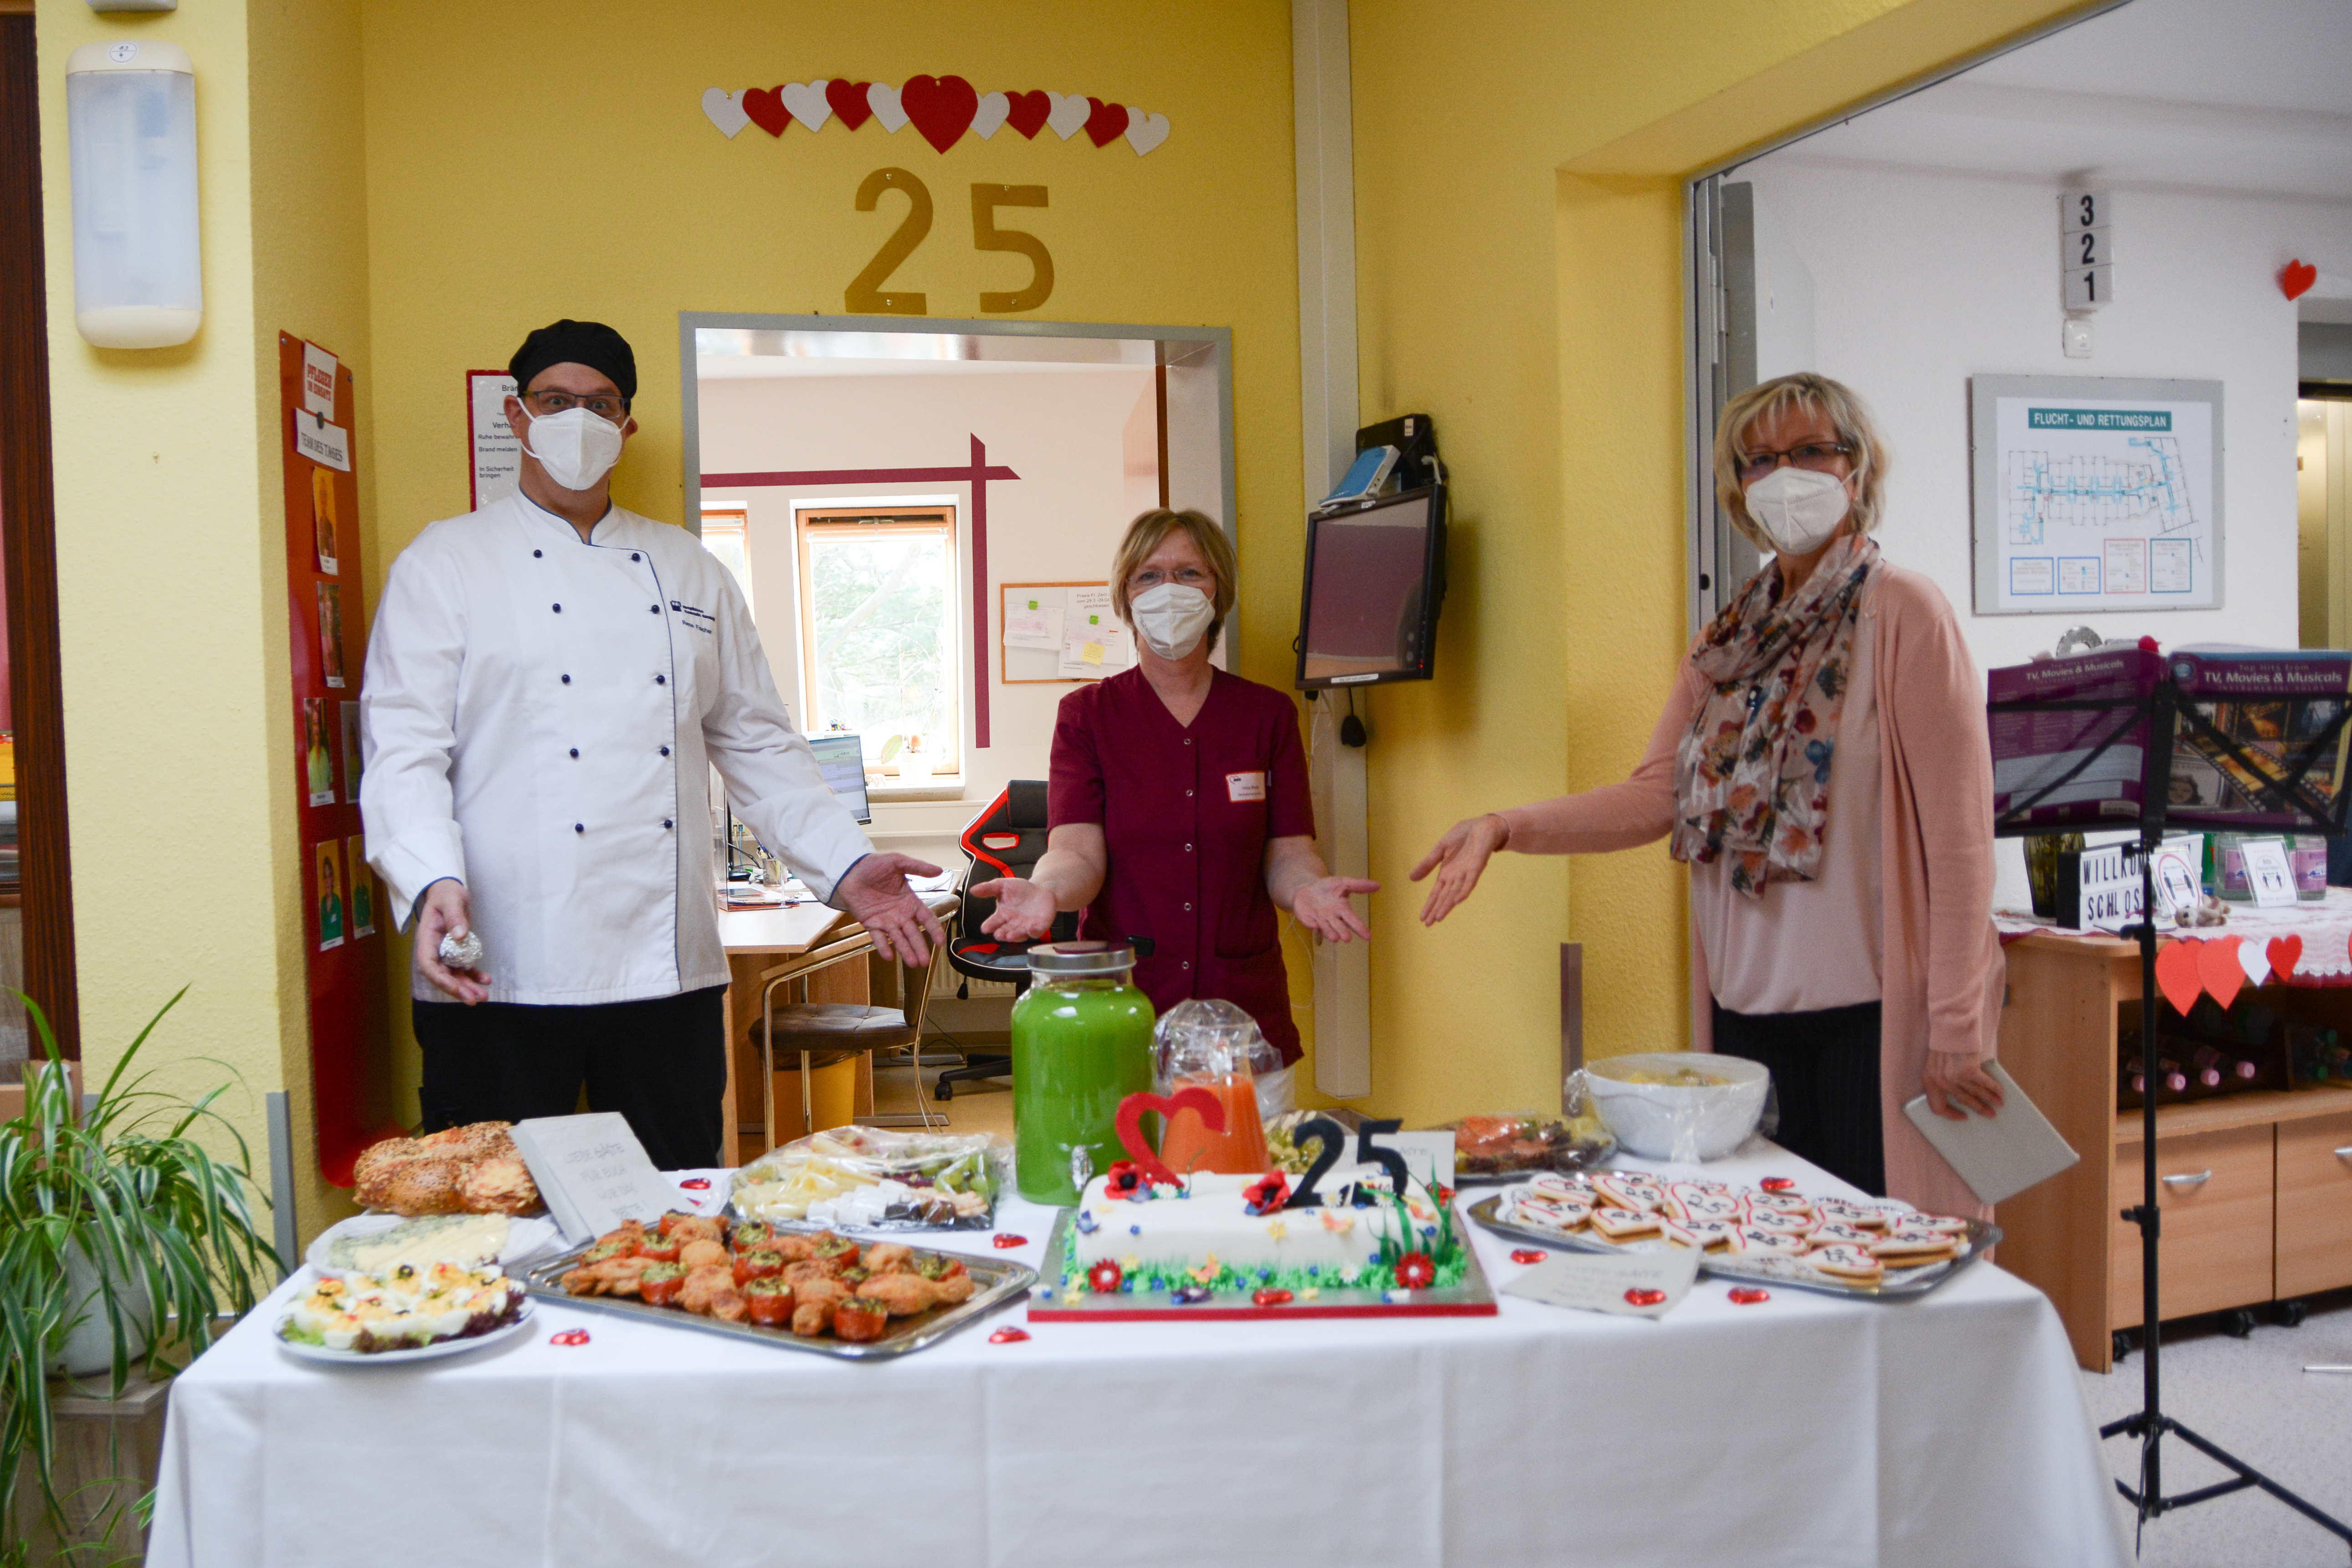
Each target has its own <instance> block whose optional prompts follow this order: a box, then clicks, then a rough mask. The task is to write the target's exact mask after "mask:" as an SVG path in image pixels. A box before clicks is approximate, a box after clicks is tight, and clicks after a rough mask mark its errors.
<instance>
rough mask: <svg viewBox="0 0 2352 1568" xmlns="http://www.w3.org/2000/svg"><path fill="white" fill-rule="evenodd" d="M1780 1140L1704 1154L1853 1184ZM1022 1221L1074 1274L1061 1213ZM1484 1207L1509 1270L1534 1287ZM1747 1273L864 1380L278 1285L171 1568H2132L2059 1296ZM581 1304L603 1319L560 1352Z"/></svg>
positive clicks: (168, 1487)
mask: <svg viewBox="0 0 2352 1568" xmlns="http://www.w3.org/2000/svg"><path fill="white" fill-rule="evenodd" d="M1750 1149H1751V1151H1754V1152H1751V1153H1746V1154H1743V1155H1741V1156H1735V1157H1734V1158H1733V1159H1731V1160H1727V1161H1718V1162H1716V1163H1714V1164H1713V1165H1711V1166H1710V1167H1709V1173H1710V1174H1715V1175H1719V1176H1721V1177H1723V1178H1724V1179H1726V1180H1745V1181H1753V1180H1754V1179H1756V1178H1757V1177H1759V1176H1760V1175H1765V1174H1771V1173H1780V1174H1787V1175H1793V1176H1797V1177H1799V1178H1800V1180H1801V1183H1802V1184H1803V1186H1804V1188H1805V1190H1807V1191H1811V1192H1815V1193H1830V1192H1841V1191H1845V1190H1847V1189H1844V1188H1843V1186H1842V1185H1841V1184H1839V1183H1837V1182H1836V1181H1835V1180H1834V1179H1833V1178H1831V1177H1829V1176H1827V1175H1826V1174H1823V1173H1819V1172H1816V1171H1813V1170H1811V1169H1810V1168H1809V1167H1807V1166H1805V1165H1804V1164H1803V1163H1802V1162H1801V1161H1798V1160H1796V1159H1794V1158H1793V1157H1792V1156H1790V1155H1787V1154H1785V1153H1780V1152H1777V1151H1773V1150H1771V1149H1770V1148H1769V1146H1765V1145H1754V1144H1751V1145H1750ZM1632 1163H1643V1162H1632ZM1476 1194H1477V1189H1475V1188H1474V1189H1471V1190H1470V1192H1469V1193H1468V1194H1465V1201H1466V1198H1467V1197H1475V1195H1476ZM1002 1217H1003V1219H1004V1221H1005V1222H1006V1227H1007V1228H1008V1229H1012V1230H1016V1231H1019V1232H1021V1233H1023V1234H1024V1235H1026V1236H1027V1237H1030V1244H1029V1245H1028V1246H1027V1247H1023V1248H1020V1249H1018V1250H1017V1251H1015V1252H1013V1254H1012V1256H1014V1257H1017V1258H1021V1259H1022V1260H1023V1261H1024V1262H1027V1263H1030V1264H1032V1265H1038V1264H1041V1263H1042V1258H1041V1257H1040V1254H1041V1253H1042V1252H1043V1250H1044V1243H1045V1237H1046V1233H1047V1231H1048V1230H1049V1228H1050V1226H1051V1220H1052V1212H1051V1211H1050V1210H1045V1209H1040V1208H1037V1207H1034V1206H1033V1205H1026V1204H1022V1203H1018V1202H1010V1203H1008V1204H1007V1205H1005V1213H1004V1215H1003V1216H1002ZM1465 1228H1467V1229H1469V1230H1471V1231H1472V1233H1473V1234H1475V1236H1476V1237H1477V1246H1478V1251H1479V1257H1480V1258H1481V1260H1482V1262H1483V1263H1484V1264H1485V1267H1486V1271H1487V1275H1488V1277H1489V1279H1492V1280H1494V1281H1495V1282H1496V1283H1498V1284H1499V1283H1500V1282H1501V1281H1503V1280H1504V1279H1508V1278H1509V1277H1510V1276H1511V1275H1513V1274H1514V1273H1516V1272H1517V1270H1518V1268H1519V1267H1520V1266H1518V1265H1516V1264H1514V1263H1512V1262H1510V1261H1509V1258H1508V1256H1507V1254H1508V1251H1509V1248H1508V1247H1507V1245H1505V1244H1502V1243H1499V1242H1497V1240H1496V1238H1495V1237H1490V1236H1487V1235H1486V1234H1485V1233H1484V1232H1480V1231H1477V1230H1476V1229H1475V1226H1466V1224H1465ZM957 1245H958V1246H960V1247H964V1248H966V1249H967V1250H971V1251H987V1252H988V1253H989V1255H990V1256H992V1257H993V1256H1003V1254H998V1253H995V1252H993V1251H992V1250H990V1249H989V1248H988V1247H986V1245H985V1243H984V1242H982V1241H980V1240H979V1238H970V1239H965V1238H959V1239H958V1241H957ZM1725 1290H1726V1287H1725V1285H1724V1283H1723V1282H1722V1281H1720V1280H1711V1279H1702V1280H1701V1281H1700V1282H1699V1284H1698V1286H1697V1288H1696V1289H1695V1290H1694V1291H1693V1293H1692V1294H1691V1295H1690V1297H1689V1298H1687V1299H1686V1300H1684V1301H1683V1302H1682V1303H1681V1304H1680V1305H1679V1306H1677V1307H1676V1308H1675V1310H1674V1311H1673V1312H1672V1313H1671V1314H1670V1315H1669V1316H1668V1317H1667V1318H1665V1319H1664V1320H1662V1321H1647V1320H1643V1319H1637V1318H1630V1317H1622V1318H1621V1317H1603V1316H1601V1315H1597V1314H1591V1313H1584V1312H1576V1311H1570V1310H1562V1309H1558V1308H1550V1307H1544V1306H1539V1305H1538V1304H1536V1303H1534V1302H1530V1301H1523V1300H1518V1299H1517V1298H1514V1297H1509V1296H1505V1297H1503V1298H1502V1311H1501V1314H1500V1315H1499V1316H1498V1317H1495V1318H1487V1319H1476V1318H1474V1319H1390V1320H1379V1321H1299V1322H1295V1323H1281V1322H1273V1323H1257V1322H1235V1323H1198V1324H1188V1323H1041V1324H1035V1325H1030V1331H1031V1333H1032V1335H1033V1337H1032V1338H1031V1339H1029V1340H1028V1341H1025V1342H1013V1343H1007V1344H992V1343H991V1342H989V1337H988V1336H989V1331H990V1330H991V1329H992V1328H994V1327H998V1326H1001V1325H1006V1324H1019V1323H1021V1322H1022V1321H1023V1318H1022V1313H1021V1309H1020V1307H1019V1306H1018V1305H1017V1304H1016V1305H1014V1306H1012V1307H1009V1308H1007V1309H1005V1310H1003V1311H1002V1312H1000V1313H999V1314H998V1315H997V1316H996V1317H994V1318H992V1319H991V1320H988V1321H984V1322H982V1323H981V1324H978V1325H975V1326H974V1327H972V1328H971V1329H968V1330H966V1331H964V1332H963V1333H961V1334H960V1335H958V1336H956V1337H955V1338H953V1339H950V1340H949V1341H947V1342H943V1343H941V1344H940V1345H937V1346H935V1347H933V1348H932V1349H930V1350H928V1351H924V1352H919V1353H918V1354H915V1355H911V1356H908V1357H905V1358H903V1359H901V1360H896V1361H890V1362H882V1363H871V1364H866V1365H859V1364H855V1363H844V1362H837V1361H834V1360H831V1359H828V1358H824V1357H820V1356H814V1355H807V1354H801V1353H795V1352H788V1351H776V1350H769V1349H766V1348H763V1347H761V1346H756V1345H741V1344H735V1343H730V1342H727V1341H725V1340H722V1339H719V1338H717V1337H715V1336H712V1335H709V1334H704V1333H698V1332H689V1331H678V1330H672V1329H664V1328H660V1327H657V1326H654V1325H650V1324H639V1323H633V1322H628V1321H622V1320H619V1319H615V1318H611V1317H605V1316H600V1315H598V1314H594V1313H590V1312H583V1311H579V1310H572V1309H567V1308H563V1307H560V1306H551V1305H549V1304H547V1303H544V1302H541V1303H540V1304H539V1309H538V1314H537V1317H536V1319H535V1320H534V1327H533V1329H532V1331H531V1332H530V1333H529V1334H528V1335H525V1336H520V1337H518V1338H517V1339H516V1340H514V1341H512V1342H509V1343H507V1344H504V1345H500V1346H497V1347H493V1348H490V1349H488V1350H485V1351H483V1352H481V1353H479V1354H477V1355H468V1356H458V1357H453V1358H451V1359H448V1360H445V1361H438V1362H433V1363H425V1364H421V1365H416V1366H412V1367H405V1368H401V1367H373V1368H365V1369H342V1368H322V1367H320V1366H317V1365H315V1364H312V1363H304V1362H299V1361H296V1360H295V1359H293V1358H292V1357H291V1356H289V1355H287V1354H285V1353H283V1352H280V1351H279V1350H278V1347H277V1345H276V1344H275V1343H274V1342H273V1340H272V1338H271V1331H272V1330H273V1329H274V1327H275V1325H276V1324H277V1322H278V1320H279V1319H280V1318H281V1317H283V1315H284V1308H285V1305H286V1299H287V1297H288V1296H289V1294H290V1289H281V1290H280V1291H279V1292H278V1294H277V1295H276V1296H273V1297H272V1298H271V1300H269V1301H268V1303H267V1304H265V1305H264V1306H263V1307H262V1308H261V1309H260V1310H257V1311H255V1312H254V1313H253V1314H251V1316H249V1317H248V1318H247V1320H246V1321H245V1322H243V1323H242V1324H240V1325H239V1326H238V1327H237V1328H236V1330H235V1331H233V1332H231V1333H230V1334H229V1335H228V1336H226V1338H225V1339H224V1340H223V1341H222V1342H220V1343H219V1345H217V1346H216V1347H215V1349H214V1350H213V1351H212V1352H210V1353H208V1354H206V1355H205V1356H204V1357H203V1358H202V1359H201V1360H199V1361H198V1362H197V1363H195V1365H194V1366H193V1367H191V1368H190V1369H189V1370H188V1371H187V1372H186V1373H184V1374H183V1375H182V1376H181V1377H180V1379H179V1380H178V1382H177V1384H175V1385H174V1387H173V1393H172V1400H171V1415H170V1421H169V1426H168V1428H167V1431H166V1434H165V1438H164V1453H163V1478H162V1482H161V1486H160V1488H159V1491H158V1496H157V1500H156V1510H155V1521H154V1527H153V1532H152V1540H151V1543H150V1548H149V1556H148V1559H147V1560H148V1562H149V1563H152V1564H156V1565H158V1568H179V1565H181V1564H204V1565H205V1568H213V1565H215V1564H217V1565H224V1568H265V1565H272V1564H286V1565H288V1568H317V1565H318V1564H319V1563H321V1562H330V1563H334V1564H335V1565H336V1568H367V1565H372V1564H377V1563H382V1564H385V1565H387V1568H417V1564H419V1563H430V1564H432V1565H433V1568H455V1565H457V1564H466V1563H482V1564H494V1565H496V1568H522V1565H526V1564H546V1565H548V1568H589V1565H594V1564H605V1563H612V1564H627V1565H631V1568H635V1565H639V1564H665V1565H667V1564H707V1565H712V1568H717V1565H721V1564H723V1565H725V1568H751V1565H754V1564H766V1563H776V1564H784V1563H793V1564H803V1563H815V1562H835V1563H846V1562H863V1563H898V1564H912V1563H942V1564H945V1563H954V1564H959V1565H961V1564H966V1563H992V1564H993V1563H1007V1564H1023V1565H1032V1564H1085V1565H1086V1568H1114V1565H1117V1564H1126V1563H1171V1564H1180V1565H1182V1568H1203V1565H1208V1564H1224V1563H1283V1562H1290V1563H1307V1562H1310V1561H1315V1562H1328V1563H1346V1564H1349V1565H1350V1568H1381V1565H1385V1564H1391V1563H1394V1564H1437V1563H1460V1564H1468V1565H1475V1568H1506V1565H1510V1564H1520V1563H1526V1564H1538V1563H1541V1564H1547V1565H1559V1564H1583V1563H1592V1564H1609V1565H1612V1568H1638V1565H1642V1564H1653V1563H1654V1564H1659V1565H1662V1568H1667V1565H1671V1568H1688V1565H1691V1564H1711V1565H1719V1568H1733V1565H1735V1564H1736V1565H1738V1568H1768V1565H1773V1564H1786V1565H1788V1568H1839V1565H1843V1564H1874V1563H1903V1564H1914V1563H1916V1564H1952V1565H1954V1568H1963V1565H1965V1568H1989V1565H1992V1564H2003V1565H2010V1564H2038V1563H2049V1564H2053V1565H2056V1564H2063V1565H2064V1568H2095V1565H2103V1564H2113V1565H2116V1568H2123V1565H2124V1564H2126V1563H2128V1561H2129V1558H2128V1555H2127V1552H2126V1547H2125V1544H2124V1537H2123V1533H2122V1526H2121V1522H2120V1515H2119V1512H2118V1507H2119V1500H2117V1499H2116V1495H2115V1491H2114V1488H2113V1486H2112V1484H2111V1483H2110V1480H2109V1479H2108V1473H2107V1470H2106V1468H2105V1461H2104V1459H2103V1457H2102V1455H2101V1454H2100V1452H2099V1448H2098V1445H2097V1442H2096V1439H2095V1435H2094V1432H2093V1428H2092V1426H2091V1423H2090V1419H2089V1417H2088V1415H2086V1414H2085V1412H2084V1405H2083V1400H2082V1395H2081V1393H2080V1391H2079V1385H2078V1384H2077V1382H2076V1379H2075V1375H2074V1357H2073V1355H2072V1353H2071V1352H2069V1350H2068V1348H2067V1343H2066V1339H2065V1335H2064V1333H2063V1331H2062V1330H2061V1329H2060V1327H2059V1323H2058V1319H2057V1316H2056V1315H2055V1314H2054V1313H2053V1311H2052V1310H2051V1308H2050V1305H2049V1303H2048V1301H2046V1300H2044V1299H2043V1298H2042V1295H2041V1294H2040V1293H2039V1292H2037V1291H2035V1290H2034V1289H2032V1288H2031V1287H2030V1286H2027V1285H2025V1284H2023V1283H2021V1281H2019V1280H2017V1279H2012V1278H2011V1277H2010V1276H2009V1275H2007V1274H2004V1273H2002V1272H2001V1271H2000V1269H1998V1268H1994V1267H1991V1266H1990V1265H1982V1264H1980V1265H1978V1266H1976V1267H1973V1268H1969V1269H1968V1270H1967V1271H1965V1272H1964V1273H1963V1274H1962V1275H1961V1277H1960V1278H1958V1279H1955V1280H1954V1281H1952V1282H1951V1283H1950V1284H1949V1285H1948V1286H1946V1287H1945V1288H1943V1289H1940V1290H1938V1291H1937V1292H1936V1293H1935V1294H1933V1295H1931V1296H1929V1297H1927V1298H1926V1299H1925V1300H1920V1301H1916V1302H1911V1303H1906V1304H1901V1305H1878V1304H1874V1303H1868V1302H1859V1301H1843V1300H1834V1299H1832V1298H1829V1297H1825V1296H1820V1295H1816V1294H1813V1293H1811V1292H1807V1291H1801V1290H1793V1289H1776V1290H1774V1291H1773V1293H1772V1299H1771V1300H1769V1301H1768V1302H1765V1303H1762V1304H1760V1305H1757V1306H1748V1307H1738V1306H1734V1305H1732V1304H1731V1303H1730V1302H1729V1301H1728V1300H1727V1299H1726V1295H1725ZM571 1328H585V1329H586V1330H588V1331H589V1334H590V1342H589V1343H587V1344H585V1345H582V1346H577V1347H562V1346H558V1345H554V1344H551V1343H550V1342H549V1336H550V1335H551V1334H553V1333H554V1332H556V1331H559V1330H563V1329H571ZM2115 1457H2116V1459H2117V1460H2118V1462H2121V1461H2122V1460H2123V1458H2125V1456H2124V1455H2123V1452H2122V1448H2121V1447H2120V1446H2118V1447H2117V1450H2116V1456H2115Z"/></svg>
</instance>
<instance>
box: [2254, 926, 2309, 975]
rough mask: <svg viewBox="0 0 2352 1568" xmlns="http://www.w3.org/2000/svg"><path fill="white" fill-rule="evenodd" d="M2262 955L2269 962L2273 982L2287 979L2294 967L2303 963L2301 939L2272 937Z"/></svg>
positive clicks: (2296, 937)
mask: <svg viewBox="0 0 2352 1568" xmlns="http://www.w3.org/2000/svg"><path fill="white" fill-rule="evenodd" d="M2263 956H2265V957H2267V958H2268V959H2269V960H2270V961H2271V977H2272V978H2273V979H2274V980H2284V979H2287V978H2288V977H2289V976H2291V975H2293V974H2294V966H2295V965H2296V964H2298V963H2302V962H2303V938H2301V937H2299V936H2274V937H2273V938H2271V944H2270V945H2269V946H2268V947H2266V948H2264V949H2263Z"/></svg>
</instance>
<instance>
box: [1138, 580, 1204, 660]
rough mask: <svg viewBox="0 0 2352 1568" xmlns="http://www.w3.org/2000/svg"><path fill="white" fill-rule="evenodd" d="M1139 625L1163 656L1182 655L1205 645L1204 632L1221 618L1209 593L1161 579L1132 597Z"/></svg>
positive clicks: (1153, 649) (1154, 648)
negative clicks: (1161, 581)
mask: <svg viewBox="0 0 2352 1568" xmlns="http://www.w3.org/2000/svg"><path fill="white" fill-rule="evenodd" d="M1127 607H1128V608H1129V611H1131V612H1132V613H1133V614H1134V616H1135V629H1136V630H1137V631H1139V632H1140V633H1142V634H1143V640H1144V642H1145V643H1147V644H1148V645H1150V648H1151V651H1152V652H1154V653H1156V654H1158V655H1159V656H1160V658H1183V657H1184V656H1185V655H1186V654H1189V653H1191V652H1192V650H1193V649H1194V648H1196V647H1200V646H1201V637H1202V633H1204V632H1206V631H1207V630H1208V629H1209V623H1210V622H1211V621H1213V620H1215V619H1216V618H1217V607H1216V605H1213V604H1212V603H1211V602H1210V600H1209V595H1206V594H1203V593H1202V592H1201V590H1200V589H1198V588H1188V587H1186V586H1185V585H1184V584H1181V583H1161V584H1158V585H1157V586H1155V587H1150V588H1146V589H1145V590H1144V591H1143V592H1142V593H1140V594H1138V595H1135V597H1133V598H1132V599H1129V601H1128V605H1127Z"/></svg>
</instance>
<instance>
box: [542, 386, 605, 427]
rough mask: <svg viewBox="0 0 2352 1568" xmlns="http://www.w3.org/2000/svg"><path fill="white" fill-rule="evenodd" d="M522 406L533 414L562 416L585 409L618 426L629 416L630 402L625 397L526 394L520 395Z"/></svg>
mask: <svg viewBox="0 0 2352 1568" xmlns="http://www.w3.org/2000/svg"><path fill="white" fill-rule="evenodd" d="M521 398H522V405H523V406H524V407H525V408H528V409H530V411H531V412H532V413H533V414H536V415H540V416H546V415H550V414H561V413H562V412H563V411H564V410H565V409H567V408H585V409H586V410H587V411H588V412H589V413H591V414H593V415H594V416H596V417H597V418H599V419H608V420H610V421H612V422H613V423H614V424H615V425H618V424H619V423H620V422H621V421H622V420H624V419H626V418H627V417H628V416H629V400H628V399H627V398H625V397H604V396H597V397H578V396H574V395H572V394H571V393H569V392H526V393H523V394H521Z"/></svg>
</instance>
